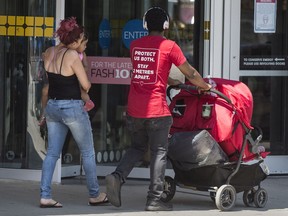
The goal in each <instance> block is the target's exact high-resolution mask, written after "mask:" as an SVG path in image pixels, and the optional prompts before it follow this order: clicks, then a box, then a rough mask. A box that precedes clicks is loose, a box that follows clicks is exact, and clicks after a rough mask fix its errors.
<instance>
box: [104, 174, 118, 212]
mask: <svg viewBox="0 0 288 216" xmlns="http://www.w3.org/2000/svg"><path fill="white" fill-rule="evenodd" d="M105 180H106V193H107V198H108V200H109V202H110V203H111V204H112V205H114V206H116V207H120V206H121V181H120V176H119V175H116V174H110V175H107V176H106V178H105Z"/></svg>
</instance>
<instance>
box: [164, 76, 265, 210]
mask: <svg viewBox="0 0 288 216" xmlns="http://www.w3.org/2000/svg"><path fill="white" fill-rule="evenodd" d="M205 80H206V81H207V82H210V83H212V84H213V86H214V88H213V89H211V90H210V92H209V93H208V94H199V93H198V91H197V90H196V88H195V86H192V85H191V84H183V85H179V86H177V88H180V89H181V90H180V92H179V93H178V94H177V95H176V96H175V97H173V99H172V100H171V98H170V91H171V89H172V88H175V86H172V87H171V86H170V87H169V88H168V89H167V96H168V97H169V98H170V101H171V103H170V105H169V107H170V111H171V113H172V116H173V125H172V127H171V131H170V134H171V137H170V138H169V149H168V158H169V160H170V161H171V164H172V167H173V170H174V172H175V176H174V178H172V177H169V176H166V177H165V186H164V188H165V189H164V193H163V196H162V200H163V201H165V202H168V201H170V200H171V199H172V198H173V197H174V195H175V192H176V186H179V187H183V188H191V189H194V190H199V191H208V192H209V193H210V197H211V199H212V200H213V201H214V202H215V204H216V206H217V208H218V209H219V210H221V211H225V210H230V209H231V208H232V207H233V206H234V205H235V202H236V193H239V192H244V193H243V202H244V204H245V205H246V206H254V205H255V206H256V207H259V208H262V207H264V206H265V205H266V203H267V199H268V195H267V192H266V190H265V189H263V188H261V187H260V183H261V181H263V180H264V179H265V178H266V177H267V176H268V172H269V171H268V168H267V166H266V165H265V164H264V163H263V158H265V157H266V156H267V154H268V153H267V152H265V150H263V147H261V146H260V147H259V142H260V141H261V139H262V131H261V129H260V128H253V127H252V126H251V125H250V121H251V119H252V111H253V98H252V94H251V92H250V90H249V88H248V87H247V86H246V85H245V84H244V83H242V82H239V81H232V80H225V79H220V78H213V79H205ZM255 133H256V139H254V138H253V137H254V136H255ZM252 160H257V162H256V163H251V164H249V163H244V162H248V161H252ZM255 187H258V188H255Z"/></svg>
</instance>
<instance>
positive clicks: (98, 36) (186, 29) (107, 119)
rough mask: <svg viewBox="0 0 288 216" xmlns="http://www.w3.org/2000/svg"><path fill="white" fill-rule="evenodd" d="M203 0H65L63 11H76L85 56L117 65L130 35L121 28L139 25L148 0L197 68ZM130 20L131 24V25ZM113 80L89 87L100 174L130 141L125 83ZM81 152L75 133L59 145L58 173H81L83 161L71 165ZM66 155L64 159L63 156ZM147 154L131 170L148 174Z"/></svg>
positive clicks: (126, 51) (135, 174)
mask: <svg viewBox="0 0 288 216" xmlns="http://www.w3.org/2000/svg"><path fill="white" fill-rule="evenodd" d="M202 2H203V1H200V0H199V1H198V0H197V1H168V0H162V1H153V0H140V1H134V0H123V1H118V0H107V1H106V0H105V1H104V0H85V1H79V0H70V1H69V3H68V1H66V5H65V17H69V16H75V17H77V20H78V21H79V22H80V23H82V24H83V25H84V26H85V29H86V30H87V31H88V34H89V41H88V44H87V49H86V54H87V56H88V57H90V58H92V59H95V60H94V61H97V60H99V59H100V60H99V61H102V62H103V61H106V62H112V63H113V61H115V64H116V62H117V65H118V64H119V65H121V63H123V64H126V63H127V61H130V54H129V46H128V45H127V44H129V42H131V40H132V39H133V38H129V39H127V38H125V37H123V34H122V33H123V31H124V30H125V28H126V30H125V31H127V29H128V30H129V31H131V32H130V33H131V34H129V35H133V34H132V33H133V31H137V30H138V29H140V28H142V18H143V15H144V13H145V11H147V10H148V9H149V8H150V7H152V6H160V7H162V8H163V9H165V10H166V11H167V12H168V13H169V16H170V29H169V31H167V32H166V35H165V36H166V37H167V38H169V39H172V40H174V41H176V42H177V44H178V45H179V46H180V47H181V49H182V50H183V52H184V54H185V56H186V58H187V60H188V61H189V62H190V63H191V64H192V65H193V66H194V67H195V68H197V69H199V71H201V68H199V66H200V65H201V64H200V60H199V59H200V58H199V56H201V54H200V52H199V50H200V48H199V47H200V44H201V42H200V38H201V34H200V23H201V16H203V14H202V11H203V10H202V8H203V7H202V4H203V3H202ZM72 5H73V7H72ZM75 5H77V6H75ZM130 21H132V25H131V26H129V24H130V23H131V22H130ZM139 23H140V25H139ZM133 28H134V29H136V30H134V29H133ZM103 32H105V33H106V34H103ZM100 57H101V58H100ZM105 70H107V71H109V72H111V68H110V69H109V68H108V69H107V68H105ZM102 78H103V77H102ZM104 78H105V77H104ZM114 78H115V77H114ZM103 80H104V79H103ZM111 80H113V77H111V79H110V80H108V81H107V82H99V81H97V80H96V81H95V80H94V81H95V82H94V83H93V82H92V88H91V90H90V91H89V94H90V98H91V99H92V100H93V102H94V103H95V104H96V107H95V109H93V110H91V111H90V112H89V115H90V116H91V123H92V129H93V135H94V145H95V150H96V162H97V173H98V175H99V176H103V175H104V176H105V175H107V173H109V172H111V171H112V170H114V169H115V166H116V165H117V164H118V163H119V161H120V160H121V157H122V156H123V154H124V153H125V150H126V149H127V147H128V146H129V145H130V138H129V133H128V131H127V128H126V127H125V113H126V105H127V96H128V90H129V84H123V83H122V84H121V83H117V80H116V79H115V80H116V82H113V83H112V82H109V81H111ZM115 80H114V81H115ZM118 80H119V79H118ZM71 155H72V157H71ZM71 158H72V159H73V160H72V162H71V160H70V159H71ZM79 158H80V155H79V152H78V150H77V147H76V145H75V143H74V141H73V139H72V138H71V137H70V138H67V146H66V148H65V147H64V149H63V161H62V176H67V175H70V174H71V173H79V171H80V170H81V166H80V167H79V166H74V162H75V164H77V163H81V161H79ZM66 159H67V162H65V160H66ZM149 160H150V159H149V153H148V154H147V155H145V157H144V159H143V161H140V162H139V163H138V164H137V167H136V168H135V169H134V170H133V171H132V173H131V175H130V176H131V177H132V176H133V177H137V178H149V169H147V168H149V163H150V162H149ZM68 162H69V163H68ZM65 173H67V175H66V174H65Z"/></svg>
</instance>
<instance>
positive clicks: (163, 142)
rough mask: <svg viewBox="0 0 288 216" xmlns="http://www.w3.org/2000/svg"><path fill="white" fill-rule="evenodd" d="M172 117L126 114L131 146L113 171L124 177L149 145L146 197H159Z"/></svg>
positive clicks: (123, 178) (141, 157) (161, 190)
mask: <svg viewBox="0 0 288 216" xmlns="http://www.w3.org/2000/svg"><path fill="white" fill-rule="evenodd" d="M171 125H172V117H171V116H166V117H158V118H133V117H131V116H127V128H128V130H129V131H130V132H131V147H130V148H129V149H128V150H127V152H126V154H125V155H124V157H123V158H122V160H121V161H120V163H119V165H118V166H117V168H116V170H115V172H114V173H117V174H118V175H120V177H121V178H122V180H123V181H124V182H125V179H126V178H127V176H128V175H129V173H130V172H131V171H132V169H133V167H134V165H135V164H136V163H137V162H138V161H140V160H142V159H143V156H144V154H145V152H147V150H148V146H150V152H151V161H150V186H149V191H148V197H147V198H148V199H149V198H152V199H153V198H156V199H160V197H161V195H162V193H163V183H164V177H165V169H166V163H167V151H168V134H169V130H170V127H171Z"/></svg>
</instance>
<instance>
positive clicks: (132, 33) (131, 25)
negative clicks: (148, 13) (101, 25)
mask: <svg viewBox="0 0 288 216" xmlns="http://www.w3.org/2000/svg"><path fill="white" fill-rule="evenodd" d="M145 35H148V31H147V30H145V29H144V28H143V21H142V20H140V19H134V20H130V21H128V22H127V23H126V25H125V26H124V28H123V30H122V41H123V43H124V45H125V47H126V48H128V49H129V48H130V43H131V42H132V41H133V40H135V39H138V38H141V37H143V36H145Z"/></svg>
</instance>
